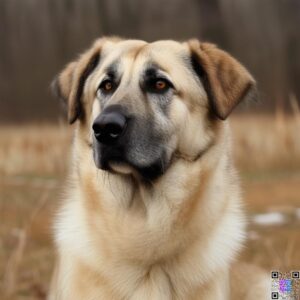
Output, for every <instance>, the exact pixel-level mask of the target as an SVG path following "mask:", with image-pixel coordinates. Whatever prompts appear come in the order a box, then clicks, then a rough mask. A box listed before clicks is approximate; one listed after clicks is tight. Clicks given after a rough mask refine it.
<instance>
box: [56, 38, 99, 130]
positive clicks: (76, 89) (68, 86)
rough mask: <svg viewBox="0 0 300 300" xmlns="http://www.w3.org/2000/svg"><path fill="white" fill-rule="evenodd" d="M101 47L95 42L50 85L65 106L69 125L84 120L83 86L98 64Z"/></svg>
mask: <svg viewBox="0 0 300 300" xmlns="http://www.w3.org/2000/svg"><path fill="white" fill-rule="evenodd" d="M101 45H102V43H101V42H100V41H96V43H94V45H93V47H92V48H91V49H90V50H88V51H86V52H85V53H84V54H82V55H81V56H80V57H79V59H78V60H77V61H74V62H71V63H69V64H68V65H67V66H66V67H65V68H64V70H63V71H62V72H61V73H60V74H59V75H58V76H57V77H56V78H55V79H54V80H53V82H52V84H51V87H52V91H53V92H54V95H55V96H56V97H58V98H60V99H62V100H63V102H64V103H66V104H67V107H68V121H69V123H70V124H73V123H74V122H75V121H76V120H77V119H78V118H81V119H82V118H84V108H83V105H82V99H81V98H82V93H83V89H84V84H85V82H86V80H87V78H88V77H89V75H90V74H91V73H92V72H93V70H94V69H95V68H96V67H97V65H98V63H99V60H100V51H101Z"/></svg>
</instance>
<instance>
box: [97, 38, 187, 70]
mask: <svg viewBox="0 0 300 300" xmlns="http://www.w3.org/2000/svg"><path fill="white" fill-rule="evenodd" d="M186 55H188V49H187V47H186V45H185V44H183V43H179V42H176V41H172V40H162V41H156V42H152V43H147V42H145V41H142V40H125V41H121V42H117V43H107V44H106V45H104V47H103V57H104V59H105V60H107V61H119V62H121V61H122V60H127V59H128V58H129V59H130V60H131V61H132V62H136V61H138V62H139V65H140V66H142V65H144V64H146V63H148V62H149V63H156V64H158V65H161V64H163V65H165V66H168V64H169V65H172V64H174V60H175V61H176V60H181V59H182V58H184V57H185V56H186Z"/></svg>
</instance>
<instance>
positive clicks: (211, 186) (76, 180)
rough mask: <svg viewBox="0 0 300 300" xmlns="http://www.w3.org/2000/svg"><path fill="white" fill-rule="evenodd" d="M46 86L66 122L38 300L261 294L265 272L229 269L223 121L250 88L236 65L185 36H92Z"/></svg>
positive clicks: (238, 210) (230, 215) (233, 192)
mask: <svg viewBox="0 0 300 300" xmlns="http://www.w3.org/2000/svg"><path fill="white" fill-rule="evenodd" d="M53 88H54V89H55V92H56V95H57V96H58V97H59V98H61V99H62V100H63V101H64V102H65V103H66V104H67V110H68V120H69V123H71V124H72V123H76V129H75V134H74V142H73V148H72V149H73V151H72V155H71V168H70V169H71V170H70V175H69V182H68V187H67V189H66V192H65V197H64V201H63V204H62V206H61V208H60V210H59V213H58V216H57V218H56V220H55V242H56V245H57V252H58V259H57V264H56V268H55V271H54V274H53V279H52V283H51V287H50V293H49V299H51V300H54V299H55V300H60V299H61V300H71V299H72V300H77V299H84V300H96V299H112V300H114V299H115V300H121V299H124V300H125V299H132V300H143V299H145V300H146V299H149V300H150V299H151V300H160V299H162V300H170V299H174V300H175V299H176V300H179V299H185V300H186V299H188V300H193V299H205V300H211V299H214V300H216V299H217V300H225V299H226V300H228V299H247V300H254V299H255V300H259V299H267V298H268V292H267V286H268V284H269V281H268V278H267V277H266V275H265V274H264V273H263V272H262V271H260V270H258V269H255V268H254V267H250V268H249V269H247V268H248V266H246V265H240V264H236V258H237V255H238V253H239V251H240V249H241V247H242V246H243V243H244V240H245V226H246V221H245V215H244V212H243V206H242V202H241V196H240V188H239V183H238V176H237V174H236V172H235V169H234V167H233V162H232V153H231V152H232V151H231V142H230V140H231V138H230V128H229V125H228V121H227V117H228V116H229V114H230V113H231V112H232V110H233V109H234V108H235V107H236V105H237V104H238V103H239V102H241V101H242V100H243V99H245V98H247V97H250V96H251V95H252V94H253V93H254V92H255V80H254V79H253V77H252V76H251V75H250V74H249V72H248V71H247V70H246V69H245V67H243V66H242V65H241V64H240V63H239V62H238V61H237V60H236V59H234V58H233V57H232V56H230V55H229V54H228V53H226V52H225V51H222V50H220V49H219V48H218V47H216V46H215V45H213V44H210V43H202V42H200V41H198V40H196V39H194V40H188V41H186V42H176V41H171V40H167V41H157V42H153V43H147V42H145V41H140V40H124V39H121V38H117V37H104V38H101V39H98V40H96V41H95V43H94V44H93V45H92V47H91V48H90V49H89V50H87V51H86V52H85V53H83V54H82V55H81V56H80V57H79V58H78V59H77V60H75V61H74V62H71V63H70V64H68V65H67V66H66V67H65V69H64V70H63V71H62V72H61V73H60V74H59V75H58V76H57V78H56V79H55V81H54V83H53ZM247 270H249V272H248V271H247ZM243 274H244V275H245V274H248V275H247V276H246V278H243V277H242V275H243ZM249 278H251V279H249ZM248 281H249V282H251V286H249V285H247V282H248Z"/></svg>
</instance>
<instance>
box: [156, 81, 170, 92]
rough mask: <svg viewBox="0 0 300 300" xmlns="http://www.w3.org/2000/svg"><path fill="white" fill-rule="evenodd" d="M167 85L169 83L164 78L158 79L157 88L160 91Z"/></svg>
mask: <svg viewBox="0 0 300 300" xmlns="http://www.w3.org/2000/svg"><path fill="white" fill-rule="evenodd" d="M166 87H167V83H166V82H165V81H163V80H157V81H156V82H155V88H156V89H157V90H159V91H161V90H164V89H165V88H166Z"/></svg>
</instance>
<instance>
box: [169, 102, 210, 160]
mask: <svg viewBox="0 0 300 300" xmlns="http://www.w3.org/2000/svg"><path fill="white" fill-rule="evenodd" d="M171 119H172V122H173V123H174V125H175V127H176V132H177V133H176V135H177V140H178V142H177V151H178V152H179V153H180V154H182V155H184V156H186V157H187V158H190V159H193V158H194V157H195V156H197V155H198V154H199V153H200V152H201V150H202V149H205V148H206V146H207V145H208V144H209V143H210V141H211V134H210V132H209V130H207V128H208V126H207V114H206V111H204V110H203V111H201V110H200V109H199V110H194V111H190V110H189V109H188V107H187V106H186V105H185V104H184V102H183V101H181V100H180V99H177V100H176V99H175V101H174V104H173V105H172V110H171Z"/></svg>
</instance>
